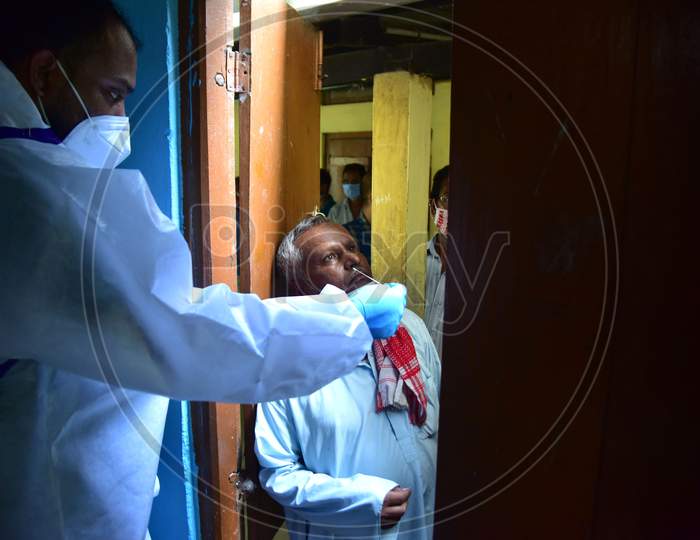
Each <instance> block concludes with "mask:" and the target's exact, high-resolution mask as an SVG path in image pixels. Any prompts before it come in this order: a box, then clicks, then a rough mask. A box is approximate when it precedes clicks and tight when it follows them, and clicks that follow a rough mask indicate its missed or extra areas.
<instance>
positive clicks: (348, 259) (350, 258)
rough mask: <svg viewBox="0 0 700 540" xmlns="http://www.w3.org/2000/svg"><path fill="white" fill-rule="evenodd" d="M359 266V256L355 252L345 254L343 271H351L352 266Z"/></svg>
mask: <svg viewBox="0 0 700 540" xmlns="http://www.w3.org/2000/svg"><path fill="white" fill-rule="evenodd" d="M358 264H360V256H359V254H358V253H357V252H354V251H348V252H347V253H346V254H345V269H346V270H352V267H353V266H357V265H358Z"/></svg>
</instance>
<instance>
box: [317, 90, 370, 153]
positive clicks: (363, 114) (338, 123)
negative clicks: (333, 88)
mask: <svg viewBox="0 0 700 540" xmlns="http://www.w3.org/2000/svg"><path fill="white" fill-rule="evenodd" d="M353 131H372V102H371V101H370V102H366V103H343V104H342V105H322V106H321V156H320V157H321V165H320V166H321V167H323V159H324V154H325V152H326V148H325V144H324V143H325V141H324V140H323V134H324V133H348V132H353Z"/></svg>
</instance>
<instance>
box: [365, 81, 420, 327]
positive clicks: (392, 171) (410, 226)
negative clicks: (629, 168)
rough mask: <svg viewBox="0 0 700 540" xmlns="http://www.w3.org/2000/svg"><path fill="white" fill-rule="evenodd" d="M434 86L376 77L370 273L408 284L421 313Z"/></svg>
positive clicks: (412, 303) (411, 299) (410, 297)
mask: <svg viewBox="0 0 700 540" xmlns="http://www.w3.org/2000/svg"><path fill="white" fill-rule="evenodd" d="M431 116H432V81H431V80H430V79H429V78H427V77H421V76H419V75H414V74H411V73H408V72H406V71H396V72H392V73H381V74H379V75H377V76H375V78H374V111H373V126H374V131H373V133H372V272H373V273H374V275H375V276H376V277H377V279H379V280H380V281H384V282H388V281H397V282H399V283H404V284H405V285H406V287H407V289H408V307H409V308H410V309H412V310H413V311H415V312H416V313H418V314H419V315H422V314H423V298H424V291H425V241H426V232H427V214H428V212H427V202H428V184H429V182H428V179H429V176H430V125H431Z"/></svg>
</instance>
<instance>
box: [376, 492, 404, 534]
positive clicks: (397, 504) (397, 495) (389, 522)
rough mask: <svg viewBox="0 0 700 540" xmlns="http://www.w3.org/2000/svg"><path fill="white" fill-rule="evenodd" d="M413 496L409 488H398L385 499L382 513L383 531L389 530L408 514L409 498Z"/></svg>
mask: <svg viewBox="0 0 700 540" xmlns="http://www.w3.org/2000/svg"><path fill="white" fill-rule="evenodd" d="M410 496H411V490H410V489H409V488H402V487H400V486H396V487H395V488H394V489H392V490H391V491H390V492H389V493H387V494H386V497H384V504H383V505H382V513H381V515H380V518H381V524H382V529H388V528H389V527H393V526H394V525H396V524H397V523H398V522H399V520H400V519H401V517H402V516H403V515H404V514H405V513H406V508H407V507H408V498H409V497H410Z"/></svg>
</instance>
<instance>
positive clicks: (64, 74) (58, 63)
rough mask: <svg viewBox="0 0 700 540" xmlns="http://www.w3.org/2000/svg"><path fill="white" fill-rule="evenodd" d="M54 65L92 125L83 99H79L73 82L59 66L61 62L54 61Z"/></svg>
mask: <svg viewBox="0 0 700 540" xmlns="http://www.w3.org/2000/svg"><path fill="white" fill-rule="evenodd" d="M56 65H57V66H58V69H60V70H61V73H63V76H64V77H65V78H66V82H67V83H68V86H70V88H71V90H73V93H74V94H75V97H76V98H78V103H80V106H81V107H82V108H83V111H84V112H85V116H87V117H88V120H90V123H92V117H91V116H90V113H89V112H88V110H87V107H86V106H85V103H84V102H83V98H81V97H80V94H79V93H78V90H77V89H76V88H75V86H74V85H73V81H71V80H70V77H69V76H68V74H67V73H66V70H65V69H63V66H62V65H61V61H60V60H59V59H58V58H57V59H56Z"/></svg>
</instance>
